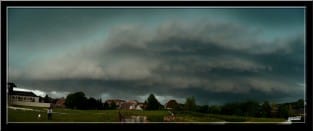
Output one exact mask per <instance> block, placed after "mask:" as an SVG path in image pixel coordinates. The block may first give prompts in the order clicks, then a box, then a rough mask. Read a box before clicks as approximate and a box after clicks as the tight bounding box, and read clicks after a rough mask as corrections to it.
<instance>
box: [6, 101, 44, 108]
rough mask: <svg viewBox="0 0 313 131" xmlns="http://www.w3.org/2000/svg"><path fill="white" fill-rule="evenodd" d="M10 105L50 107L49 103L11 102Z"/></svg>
mask: <svg viewBox="0 0 313 131" xmlns="http://www.w3.org/2000/svg"><path fill="white" fill-rule="evenodd" d="M11 104H12V105H20V106H35V107H47V108H48V107H50V103H38V102H25V101H11Z"/></svg>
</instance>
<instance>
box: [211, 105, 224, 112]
mask: <svg viewBox="0 0 313 131" xmlns="http://www.w3.org/2000/svg"><path fill="white" fill-rule="evenodd" d="M209 113H213V114H220V113H221V107H220V106H217V105H213V106H209Z"/></svg>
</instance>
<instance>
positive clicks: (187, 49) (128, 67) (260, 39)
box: [9, 19, 305, 103]
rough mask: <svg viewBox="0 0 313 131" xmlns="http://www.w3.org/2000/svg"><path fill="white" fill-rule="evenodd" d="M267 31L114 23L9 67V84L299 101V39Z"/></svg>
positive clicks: (203, 99)
mask: <svg viewBox="0 0 313 131" xmlns="http://www.w3.org/2000/svg"><path fill="white" fill-rule="evenodd" d="M266 33H268V31H267V30H264V29H262V28H256V27H252V26H246V25H243V24H240V23H236V22H217V21H213V20H207V19H201V20H192V21H182V20H167V21H162V22H160V23H159V24H158V25H157V26H151V25H149V24H119V25H118V26H113V27H112V28H110V29H109V30H108V33H107V35H105V36H103V37H104V38H105V39H104V40H103V41H101V42H98V43H97V44H92V45H91V46H77V47H76V48H75V49H73V50H67V51H66V52H62V53H60V54H55V55H52V56H51V58H50V59H45V60H40V61H36V60H35V61H32V62H31V64H28V65H27V66H25V67H24V68H23V69H17V68H13V67H10V66H9V79H10V80H11V81H14V82H16V83H17V85H19V84H20V85H21V86H25V87H30V88H33V89H39V90H44V91H46V92H48V94H49V92H50V94H55V96H58V97H59V96H60V95H57V92H74V91H85V92H86V94H87V95H90V96H94V97H101V96H103V94H107V95H106V96H108V95H109V96H111V97H118V98H125V99H140V100H142V97H143V96H146V95H147V94H149V93H155V94H157V96H159V97H160V99H162V101H166V100H165V99H170V98H175V99H179V100H180V101H182V100H184V99H185V98H186V97H188V96H192V95H193V96H195V97H196V99H198V100H199V102H200V103H219V102H227V101H232V100H243V99H257V100H268V99H270V100H286V99H298V98H299V97H300V98H301V97H303V91H304V87H303V86H299V84H298V83H304V48H305V44H304V37H303V36H304V34H303V33H302V32H298V34H297V35H292V36H290V35H286V36H282V37H275V38H274V39H266V37H265V35H266ZM86 45H89V43H86ZM59 94H60V93H59ZM61 94H62V93H61ZM63 94H64V95H65V94H66V93H63Z"/></svg>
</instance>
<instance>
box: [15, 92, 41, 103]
mask: <svg viewBox="0 0 313 131" xmlns="http://www.w3.org/2000/svg"><path fill="white" fill-rule="evenodd" d="M9 101H10V102H13V101H20V102H39V96H36V95H35V94H34V93H33V92H25V91H13V92H12V93H11V94H10V95H9Z"/></svg>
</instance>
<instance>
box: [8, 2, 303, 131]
mask: <svg viewBox="0 0 313 131" xmlns="http://www.w3.org/2000/svg"><path fill="white" fill-rule="evenodd" d="M9 8H67V9H71V8H84V9H85V8H87V9H92V8H101V9H103V8H110V9H111V8H123V9H129V8H131V9H138V8H140V9H151V8H153V9H159V8H162V9H185V8H191V9H210V8H213V9H215V8H227V9H238V8H239V9H242V8H244V9H246V8H248V9H252V8H258V9H267V8H279V9H281V8H287V9H289V8H302V9H304V44H305V46H304V47H305V49H304V106H305V107H304V116H305V117H304V122H146V123H162V124H171V123H200V124H201V123H207V124H227V123H237V124H282V125H285V124H292V123H306V111H305V108H306V103H307V102H306V93H305V92H306V72H305V68H306V45H307V43H306V36H307V34H306V7H305V6H284V7H281V6H262V7H260V6H249V7H246V6H236V7H228V6H188V7H187V6H168V7H163V6H151V7H142V6H109V7H105V6H94V7H84V6H66V7H55V6H46V7H36V6H28V7H19V6H10V7H7V9H6V15H7V16H6V33H7V38H6V39H7V40H6V45H7V71H6V73H7V76H8V74H9V73H8V68H9V66H8V60H9V58H8V47H9V46H8V44H9V39H8V35H9V34H8V31H9V26H8V25H9V22H8V12H9V10H8V9H9ZM8 79H9V78H8V77H7V81H6V98H7V100H6V106H7V107H6V108H7V110H6V123H7V124H8V123H38V124H40V123H77V124H79V123H122V122H9V121H8V93H7V89H8V88H7V82H8ZM127 124H141V123H129V122H127ZM142 124H144V123H142Z"/></svg>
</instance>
